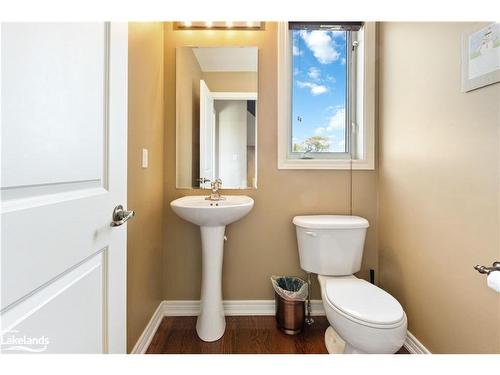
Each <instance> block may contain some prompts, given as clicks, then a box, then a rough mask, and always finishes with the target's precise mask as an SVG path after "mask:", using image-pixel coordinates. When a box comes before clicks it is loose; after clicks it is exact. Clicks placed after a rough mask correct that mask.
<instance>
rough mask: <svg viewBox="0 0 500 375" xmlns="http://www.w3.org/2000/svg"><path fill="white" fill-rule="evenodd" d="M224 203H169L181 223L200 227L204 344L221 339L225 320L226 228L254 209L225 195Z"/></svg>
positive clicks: (246, 200)
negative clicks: (223, 279) (223, 277)
mask: <svg viewBox="0 0 500 375" xmlns="http://www.w3.org/2000/svg"><path fill="white" fill-rule="evenodd" d="M225 198H226V199H225V200H221V201H209V200H206V199H205V196H199V195H197V196H188V197H182V198H179V199H176V200H174V201H172V202H170V206H171V207H172V210H173V211H174V212H175V213H176V214H177V215H178V216H179V217H181V218H182V219H184V220H187V221H189V222H191V223H193V224H196V225H199V226H200V231H201V253H202V276H201V300H200V315H198V320H197V321H196V332H197V333H198V337H199V338H200V339H202V340H203V341H216V340H218V339H220V338H221V337H222V335H224V330H225V329H226V320H225V317H224V307H223V306H222V260H223V255H224V234H225V230H226V225H228V224H231V223H233V222H235V221H237V220H240V219H241V218H242V217H243V216H245V215H246V214H248V213H249V212H250V210H251V209H252V207H253V199H252V198H250V197H247V196H244V195H227V196H225Z"/></svg>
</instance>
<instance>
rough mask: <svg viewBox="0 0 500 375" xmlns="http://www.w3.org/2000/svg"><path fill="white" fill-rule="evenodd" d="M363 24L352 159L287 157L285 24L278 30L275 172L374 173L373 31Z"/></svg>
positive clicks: (287, 51)
mask: <svg viewBox="0 0 500 375" xmlns="http://www.w3.org/2000/svg"><path fill="white" fill-rule="evenodd" d="M375 26H376V25H375V23H374V22H365V23H364V25H363V32H362V33H359V34H360V35H359V38H358V42H359V44H358V47H357V53H356V58H357V60H356V67H357V72H356V76H357V79H356V82H355V85H356V90H355V92H356V100H355V102H356V109H355V112H356V114H355V118H356V122H355V123H354V122H353V123H352V124H351V137H353V139H354V140H355V142H354V150H353V151H354V154H353V157H352V159H351V158H349V159H340V158H336V159H324V158H313V159H299V158H294V157H291V156H290V154H289V148H290V142H291V132H292V122H291V114H292V107H291V83H292V74H291V69H292V58H291V38H290V31H289V29H288V22H280V23H279V26H278V137H277V138H278V169H358V170H373V169H375V118H376V117H375V116H376V111H375V108H376V107H375V106H376V86H375V79H376V67H375V58H376V54H375V52H376V51H375V46H376V27H375Z"/></svg>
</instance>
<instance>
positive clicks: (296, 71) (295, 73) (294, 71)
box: [293, 68, 300, 76]
mask: <svg viewBox="0 0 500 375" xmlns="http://www.w3.org/2000/svg"><path fill="white" fill-rule="evenodd" d="M299 73H300V70H299V69H298V68H294V69H293V75H294V76H296V75H298V74H299Z"/></svg>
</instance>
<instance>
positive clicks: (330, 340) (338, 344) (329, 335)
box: [325, 326, 346, 354]
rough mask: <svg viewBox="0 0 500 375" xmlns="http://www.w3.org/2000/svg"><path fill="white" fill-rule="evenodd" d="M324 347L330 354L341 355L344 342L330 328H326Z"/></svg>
mask: <svg viewBox="0 0 500 375" xmlns="http://www.w3.org/2000/svg"><path fill="white" fill-rule="evenodd" d="M325 346H326V350H328V353H330V354H343V353H344V349H345V346H346V344H345V341H344V340H342V338H341V337H340V336H339V335H338V333H337V332H335V330H334V329H333V328H332V326H330V327H328V328H327V329H326V331H325Z"/></svg>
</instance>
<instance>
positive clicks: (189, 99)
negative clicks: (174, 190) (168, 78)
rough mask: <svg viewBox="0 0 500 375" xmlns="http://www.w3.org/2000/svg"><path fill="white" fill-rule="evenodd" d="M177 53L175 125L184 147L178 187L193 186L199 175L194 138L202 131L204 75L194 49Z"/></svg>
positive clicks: (197, 143)
mask: <svg viewBox="0 0 500 375" xmlns="http://www.w3.org/2000/svg"><path fill="white" fill-rule="evenodd" d="M175 53H176V54H177V56H176V60H177V61H180V62H182V63H180V64H178V66H177V73H176V80H177V87H178V88H179V89H178V90H177V93H176V95H177V98H178V101H177V120H176V121H177V122H178V123H179V134H178V136H179V144H180V145H182V147H181V148H180V149H179V160H178V165H177V168H178V170H177V181H178V186H193V183H194V181H193V179H194V178H195V177H194V176H197V175H199V172H198V171H199V161H198V160H199V137H196V136H195V135H196V134H197V133H199V131H200V79H202V74H203V73H202V71H201V69H200V65H199V64H198V60H197V59H196V57H195V55H194V53H193V50H192V49H191V48H179V49H177V51H176V52H175ZM174 61H175V60H174ZM174 66H175V64H174ZM174 87H175V81H174ZM174 103H175V102H174Z"/></svg>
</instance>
